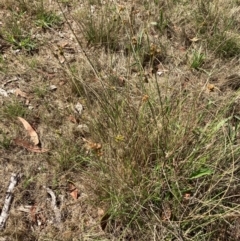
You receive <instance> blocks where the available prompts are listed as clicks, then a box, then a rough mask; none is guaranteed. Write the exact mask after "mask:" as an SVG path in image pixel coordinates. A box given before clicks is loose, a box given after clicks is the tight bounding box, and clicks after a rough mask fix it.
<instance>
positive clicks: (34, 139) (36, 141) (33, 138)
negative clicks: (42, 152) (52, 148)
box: [18, 117, 39, 146]
mask: <svg viewBox="0 0 240 241" xmlns="http://www.w3.org/2000/svg"><path fill="white" fill-rule="evenodd" d="M18 119H19V120H20V121H21V122H22V124H23V126H24V128H25V129H26V130H27V132H28V135H29V136H30V140H31V141H32V142H33V144H34V145H35V146H36V145H38V144H39V139H38V134H37V133H36V131H35V130H34V129H33V128H32V127H31V125H30V124H29V123H28V122H27V121H26V120H25V119H23V118H21V117H18Z"/></svg>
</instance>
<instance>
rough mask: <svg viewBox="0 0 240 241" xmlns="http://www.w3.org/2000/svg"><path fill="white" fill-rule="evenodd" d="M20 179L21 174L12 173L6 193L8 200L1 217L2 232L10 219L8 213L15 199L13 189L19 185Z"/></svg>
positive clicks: (0, 227) (6, 199) (0, 226)
mask: <svg viewBox="0 0 240 241" xmlns="http://www.w3.org/2000/svg"><path fill="white" fill-rule="evenodd" d="M19 179H20V174H19V173H18V174H16V173H12V176H11V179H10V184H9V186H8V190H7V193H6V198H5V202H4V206H3V209H2V213H1V216H0V231H1V230H3V229H4V227H5V224H6V221H7V218H8V215H9V214H8V211H9V209H10V206H11V203H12V199H13V189H14V187H15V186H16V185H17V183H18V181H19Z"/></svg>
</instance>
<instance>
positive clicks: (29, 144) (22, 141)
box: [13, 138, 49, 153]
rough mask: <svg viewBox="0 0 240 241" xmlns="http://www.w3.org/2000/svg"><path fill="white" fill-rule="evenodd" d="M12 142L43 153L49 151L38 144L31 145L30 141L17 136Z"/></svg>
mask: <svg viewBox="0 0 240 241" xmlns="http://www.w3.org/2000/svg"><path fill="white" fill-rule="evenodd" d="M13 142H14V143H15V145H17V146H21V147H24V148H26V149H27V150H28V151H31V152H36V153H44V152H48V151H49V149H43V148H40V147H38V146H33V145H32V144H31V143H29V142H27V141H25V140H22V139H19V138H16V139H14V140H13Z"/></svg>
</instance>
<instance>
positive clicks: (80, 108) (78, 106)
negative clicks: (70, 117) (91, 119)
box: [75, 102, 83, 115]
mask: <svg viewBox="0 0 240 241" xmlns="http://www.w3.org/2000/svg"><path fill="white" fill-rule="evenodd" d="M75 111H76V112H77V113H78V114H79V115H81V114H82V111H83V106H82V104H80V103H79V102H78V103H77V104H76V105H75Z"/></svg>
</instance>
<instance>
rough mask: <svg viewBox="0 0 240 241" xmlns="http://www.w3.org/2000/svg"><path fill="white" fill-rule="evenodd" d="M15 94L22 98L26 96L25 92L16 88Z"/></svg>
mask: <svg viewBox="0 0 240 241" xmlns="http://www.w3.org/2000/svg"><path fill="white" fill-rule="evenodd" d="M15 95H16V96H21V97H23V98H27V93H25V92H23V91H21V90H20V89H16V90H15Z"/></svg>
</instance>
